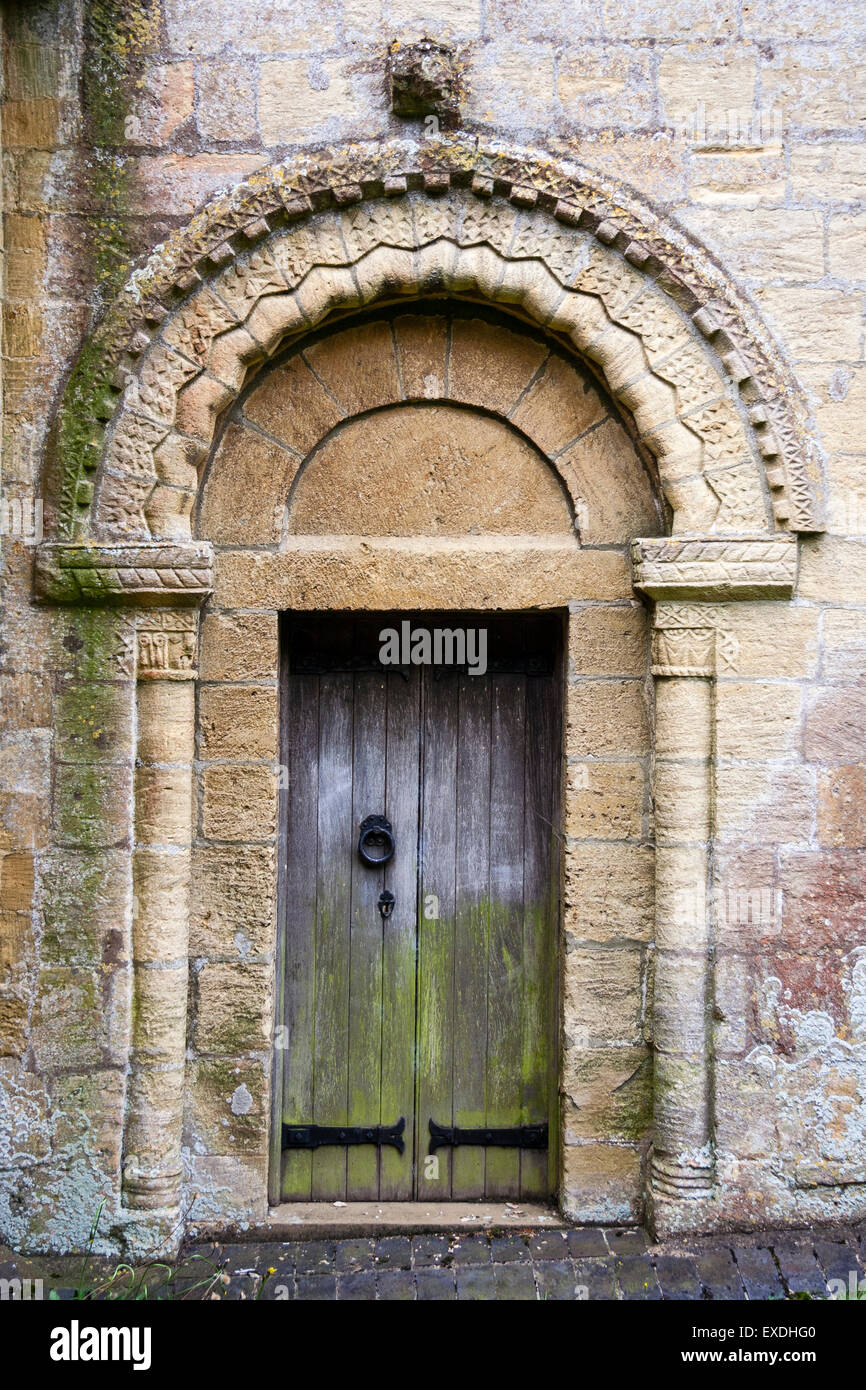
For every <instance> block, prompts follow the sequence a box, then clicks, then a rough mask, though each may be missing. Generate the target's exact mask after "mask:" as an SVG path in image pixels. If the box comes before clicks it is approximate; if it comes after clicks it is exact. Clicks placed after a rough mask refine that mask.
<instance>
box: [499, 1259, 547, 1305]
mask: <svg viewBox="0 0 866 1390" xmlns="http://www.w3.org/2000/svg"><path fill="white" fill-rule="evenodd" d="M494 1270H495V1272H496V1297H497V1298H498V1299H523V1300H524V1301H525V1302H528V1301H530V1300H531V1301H532V1302H533V1303H534V1302H535V1300H536V1298H537V1297H538V1295H537V1294H536V1291H535V1280H534V1279H533V1277H532V1266H531V1265H529V1264H521V1263H518V1262H517V1261H512V1262H511V1263H510V1264H501V1265H494Z"/></svg>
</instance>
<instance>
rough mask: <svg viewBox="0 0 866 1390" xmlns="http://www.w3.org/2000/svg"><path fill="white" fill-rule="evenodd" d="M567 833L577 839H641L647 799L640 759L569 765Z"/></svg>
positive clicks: (566, 805) (566, 811) (566, 810)
mask: <svg viewBox="0 0 866 1390" xmlns="http://www.w3.org/2000/svg"><path fill="white" fill-rule="evenodd" d="M567 787H568V792H567V797H566V804H565V829H566V834H567V835H569V836H574V837H575V838H577V839H592V840H639V839H640V838H641V833H642V827H643V811H644V802H645V778H644V770H643V767H642V766H641V764H640V763H637V762H627V763H602V762H584V763H578V764H576V765H574V766H572V767H570V768H569V769H568V773H567Z"/></svg>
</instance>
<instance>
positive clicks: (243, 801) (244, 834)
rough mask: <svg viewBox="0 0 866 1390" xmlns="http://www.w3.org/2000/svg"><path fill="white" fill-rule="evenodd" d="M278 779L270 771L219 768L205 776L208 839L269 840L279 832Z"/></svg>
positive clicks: (204, 823) (204, 826) (208, 770)
mask: <svg viewBox="0 0 866 1390" xmlns="http://www.w3.org/2000/svg"><path fill="white" fill-rule="evenodd" d="M276 800H277V796H276V778H275V776H274V773H273V772H272V771H271V770H270V768H264V767H242V766H241V767H229V766H215V767H209V768H206V769H205V771H204V773H203V776H202V813H201V814H202V830H203V833H204V835H205V837H206V838H207V839H214V840H244V841H246V840H259V841H261V840H266V839H269V838H270V837H271V836H272V835H273V834H274V832H275V830H276Z"/></svg>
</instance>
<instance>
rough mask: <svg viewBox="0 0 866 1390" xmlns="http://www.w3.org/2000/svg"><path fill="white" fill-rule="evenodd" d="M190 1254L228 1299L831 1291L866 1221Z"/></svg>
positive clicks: (392, 1238) (864, 1257)
mask: <svg viewBox="0 0 866 1390" xmlns="http://www.w3.org/2000/svg"><path fill="white" fill-rule="evenodd" d="M185 1256H186V1261H185V1262H184V1265H186V1262H188V1260H189V1257H190V1256H195V1257H196V1261H200V1262H201V1263H202V1265H204V1264H209V1265H210V1266H211V1267H213V1268H215V1269H216V1268H218V1269H219V1270H220V1274H219V1276H218V1280H217V1283H216V1284H214V1286H213V1287H212V1288H211V1289H209V1290H208V1296H211V1297H213V1296H216V1297H225V1298H230V1299H232V1298H234V1299H244V1298H246V1299H256V1298H261V1299H264V1300H268V1299H282V1300H299V1299H300V1300H323V1299H324V1300H335V1299H343V1300H347V1299H348V1300H360V1299H364V1300H368V1301H373V1300H384V1301H398V1300H402V1301H427V1300H431V1301H443V1300H458V1301H468V1300H498V1299H508V1300H524V1301H537V1300H548V1299H550V1300H556V1301H563V1300H564V1301H573V1300H576V1299H590V1300H591V1299H605V1300H610V1299H616V1300H619V1299H652V1300H665V1299H670V1300H682V1299H710V1300H734V1301H736V1300H742V1301H746V1300H752V1301H755V1300H766V1299H787V1298H795V1297H803V1296H811V1297H819V1298H826V1297H827V1295H828V1288H827V1281H828V1280H830V1279H842V1280H843V1281H844V1282H845V1283H846V1285H848V1284H849V1281H850V1276H851V1273H852V1271H853V1273H854V1275H855V1276H856V1279H857V1280H858V1281H859V1280H864V1279H866V1226H859V1227H846V1228H844V1229H840V1228H834V1229H833V1230H829V1231H828V1230H826V1229H824V1230H816V1231H812V1232H803V1231H795V1232H791V1231H786V1232H776V1233H763V1234H752V1235H739V1236H738V1235H732V1236H724V1237H718V1236H716V1237H702V1238H700V1239H692V1240H688V1241H677V1242H668V1243H667V1244H664V1245H653V1244H652V1243H651V1241H650V1239H649V1237H648V1236H647V1235H646V1233H645V1232H643V1231H641V1230H635V1229H628V1230H617V1229H615V1228H602V1227H582V1228H579V1229H556V1230H543V1231H537V1230H532V1231H530V1230H526V1231H507V1232H502V1231H473V1232H465V1231H459V1232H453V1233H448V1234H443V1233H436V1234H428V1235H413V1236H408V1235H388V1236H382V1237H380V1238H378V1239H377V1238H374V1237H364V1238H354V1239H351V1240H316V1241H290V1242H285V1243H282V1244H279V1245H276V1244H274V1245H256V1244H246V1245H195V1246H191V1247H189V1249H188V1250H187V1251H186V1252H185ZM269 1270H271V1271H273V1272H272V1273H268V1271H269ZM197 1277H200V1276H197ZM181 1278H183V1272H182V1271H181ZM830 1292H831V1293H832V1292H833V1290H832V1288H831V1290H830ZM193 1296H195V1295H193ZM864 1296H866V1283H864Z"/></svg>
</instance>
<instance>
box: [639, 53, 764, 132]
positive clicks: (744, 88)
mask: <svg viewBox="0 0 866 1390" xmlns="http://www.w3.org/2000/svg"><path fill="white" fill-rule="evenodd" d="M757 76H758V65H757V60H756V56H755V54H754V52H750V51H749V50H748V49H746V48H740V47H737V48H732V47H725V46H724V45H715V44H714V45H712V46H711V47H710V46H708V45H707V44H704V43H700V44H680V45H676V46H675V47H672V48H668V49H666V50H665V52H664V54H663V56H662V59H661V62H660V63H659V69H658V86H659V93H660V95H661V99H662V103H663V107H664V113H665V117H666V119H667V122H668V124H675V123H676V122H677V121H679V122H684V121H685V120H687V118H688V117H689V116H692V117H694V113H695V112H696V110H697V106H698V102H701V103H702V105H703V106H704V107H705V108H707V109H708V111H712V112H727V111H728V110H730V109H736V110H738V111H747V112H751V111H752V108H753V106H754V104H755V87H756V82H757ZM708 120H709V116H708Z"/></svg>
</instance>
